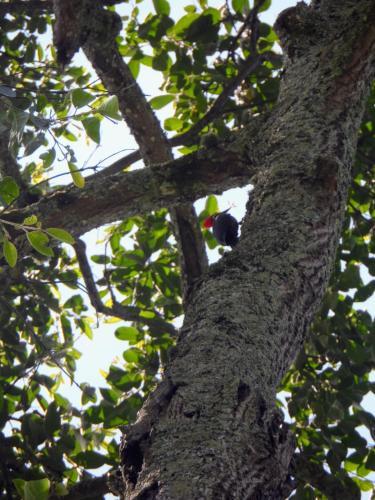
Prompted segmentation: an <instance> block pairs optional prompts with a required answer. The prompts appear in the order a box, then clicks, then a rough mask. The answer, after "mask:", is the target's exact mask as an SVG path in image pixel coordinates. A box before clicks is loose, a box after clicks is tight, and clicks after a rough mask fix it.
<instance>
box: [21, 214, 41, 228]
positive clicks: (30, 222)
mask: <svg viewBox="0 0 375 500" xmlns="http://www.w3.org/2000/svg"><path fill="white" fill-rule="evenodd" d="M37 222H38V217H37V216H36V215H30V216H29V217H25V219H24V220H23V222H22V224H23V225H24V226H35V224H36V223H37Z"/></svg>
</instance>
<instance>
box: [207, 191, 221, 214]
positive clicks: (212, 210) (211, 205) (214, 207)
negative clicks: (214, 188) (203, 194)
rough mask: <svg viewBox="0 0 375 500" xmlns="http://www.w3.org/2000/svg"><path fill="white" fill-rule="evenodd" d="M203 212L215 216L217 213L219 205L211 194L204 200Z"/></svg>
mask: <svg viewBox="0 0 375 500" xmlns="http://www.w3.org/2000/svg"><path fill="white" fill-rule="evenodd" d="M205 210H206V211H207V214H208V215H213V214H217V213H218V211H219V204H218V202H217V198H216V196H215V195H213V194H211V195H210V196H208V198H207V200H206V205H205Z"/></svg>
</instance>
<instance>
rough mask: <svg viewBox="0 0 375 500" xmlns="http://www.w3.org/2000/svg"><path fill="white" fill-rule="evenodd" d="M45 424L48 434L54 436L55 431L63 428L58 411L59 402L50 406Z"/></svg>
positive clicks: (53, 402)
mask: <svg viewBox="0 0 375 500" xmlns="http://www.w3.org/2000/svg"><path fill="white" fill-rule="evenodd" d="M44 425H45V428H46V431H47V434H48V435H49V436H50V437H52V436H53V433H54V432H55V431H58V430H59V429H60V428H61V419H60V413H59V412H58V411H57V404H56V402H55V401H52V403H51V404H50V405H49V406H48V409H47V412H46V417H45V419H44Z"/></svg>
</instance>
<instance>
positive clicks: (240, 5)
mask: <svg viewBox="0 0 375 500" xmlns="http://www.w3.org/2000/svg"><path fill="white" fill-rule="evenodd" d="M232 7H233V9H234V10H235V11H236V12H237V14H242V13H243V12H244V11H245V9H246V10H247V11H248V10H249V0H232Z"/></svg>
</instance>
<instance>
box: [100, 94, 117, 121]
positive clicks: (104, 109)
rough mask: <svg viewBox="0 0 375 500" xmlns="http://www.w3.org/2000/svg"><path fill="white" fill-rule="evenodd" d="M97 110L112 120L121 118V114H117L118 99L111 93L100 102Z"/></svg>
mask: <svg viewBox="0 0 375 500" xmlns="http://www.w3.org/2000/svg"><path fill="white" fill-rule="evenodd" d="M98 112H99V113H101V114H102V115H104V116H108V117H109V118H113V119H114V120H121V115H120V114H119V107H118V99H117V96H115V95H113V96H111V97H108V98H107V99H105V101H103V102H102V104H101V105H100V106H99V107H98Z"/></svg>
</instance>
